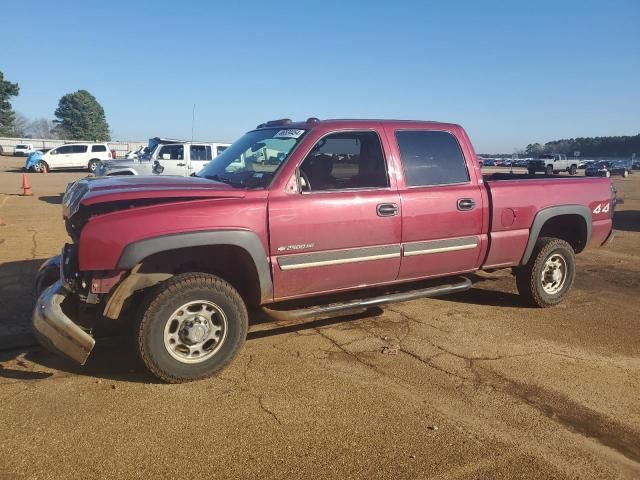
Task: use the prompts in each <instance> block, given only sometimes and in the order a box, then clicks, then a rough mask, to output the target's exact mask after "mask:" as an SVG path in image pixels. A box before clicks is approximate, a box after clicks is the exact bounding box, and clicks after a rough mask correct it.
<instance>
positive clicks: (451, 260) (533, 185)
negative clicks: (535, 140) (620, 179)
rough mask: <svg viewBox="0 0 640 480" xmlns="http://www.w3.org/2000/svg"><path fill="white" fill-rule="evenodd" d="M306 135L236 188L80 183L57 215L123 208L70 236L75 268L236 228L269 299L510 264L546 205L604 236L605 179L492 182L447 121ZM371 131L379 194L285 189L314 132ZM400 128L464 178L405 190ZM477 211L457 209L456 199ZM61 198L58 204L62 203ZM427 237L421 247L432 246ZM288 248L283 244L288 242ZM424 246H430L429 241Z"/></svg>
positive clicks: (108, 263)
mask: <svg viewBox="0 0 640 480" xmlns="http://www.w3.org/2000/svg"><path fill="white" fill-rule="evenodd" d="M287 128H301V129H305V130H307V131H308V132H307V134H306V135H305V136H304V137H303V138H302V140H301V141H300V144H299V145H298V146H297V147H296V148H295V149H294V151H293V152H292V153H291V156H290V158H289V159H288V160H287V161H286V163H285V164H284V165H282V166H281V168H280V169H279V170H278V172H277V174H276V176H275V178H274V179H273V181H272V183H271V185H270V186H269V188H267V189H260V190H245V189H236V188H232V187H230V186H229V185H226V184H221V183H217V182H212V181H209V180H204V179H200V178H193V177H189V178H181V177H163V176H151V177H108V179H101V180H98V179H96V180H93V179H92V180H89V181H88V182H87V183H86V186H85V191H83V192H82V195H80V194H78V198H77V199H76V200H74V201H75V204H74V201H70V202H69V204H68V205H65V209H66V211H65V216H68V215H73V213H75V211H77V210H78V208H85V209H88V208H90V207H93V206H99V205H100V204H103V203H105V204H106V203H113V202H118V204H119V205H120V204H121V205H122V209H120V210H116V211H112V212H110V213H99V214H97V215H95V216H93V217H92V218H89V220H88V221H87V222H86V224H85V225H84V226H83V227H82V230H81V232H80V237H79V259H78V260H79V269H80V270H81V271H101V270H113V269H115V267H116V265H117V263H118V260H119V258H120V256H121V255H122V252H123V250H124V248H125V247H126V246H127V245H129V244H131V243H132V242H136V241H139V240H143V239H148V238H153V237H157V236H163V235H171V234H176V233H182V232H193V231H206V230H221V229H241V230H248V231H251V232H254V233H256V234H257V235H258V237H259V239H260V242H261V243H262V246H263V247H264V250H265V255H266V256H267V258H268V260H269V261H270V263H271V274H272V280H273V294H274V298H273V299H270V300H274V299H275V300H279V299H285V298H294V297H303V296H311V295H316V294H320V293H326V292H331V291H342V290H349V289H355V288H360V287H365V286H373V285H381V284H390V283H395V282H401V281H407V280H410V279H418V278H428V277H435V276H443V275H448V274H453V273H459V272H468V271H473V270H477V269H479V268H482V267H483V266H485V267H487V268H489V267H494V266H509V265H517V264H518V263H519V262H520V260H521V259H522V256H523V253H524V251H525V247H526V245H527V241H528V236H529V230H530V228H531V225H532V223H533V220H534V218H535V215H536V214H537V213H538V212H539V211H540V210H542V209H544V208H547V207H550V206H556V205H582V206H586V207H588V208H589V209H590V211H592V212H593V211H598V213H593V215H592V220H593V225H592V244H594V245H596V244H597V245H599V244H601V243H602V242H603V241H604V240H605V238H606V237H607V235H608V234H609V232H610V231H611V214H612V212H611V211H609V210H607V211H606V212H604V211H599V210H597V208H598V205H604V204H606V203H608V202H611V182H610V180H609V179H605V178H571V179H569V178H562V179H560V178H558V179H555V178H544V177H540V179H521V180H492V179H491V178H489V177H488V178H483V176H482V174H481V171H480V166H479V164H478V160H477V157H476V154H475V152H474V150H473V146H472V145H471V142H470V140H469V138H468V136H467V134H466V133H465V132H464V130H463V129H462V127H460V126H458V125H454V124H448V123H438V122H413V121H395V120H327V121H322V122H316V123H308V124H307V123H294V124H290V125H287ZM348 130H355V131H375V132H376V133H378V135H379V136H380V139H381V143H382V147H383V151H384V156H385V159H386V162H387V170H388V173H389V179H390V185H389V187H388V188H385V189H370V190H366V189H363V190H351V191H349V190H345V191H340V192H323V193H308V194H299V193H288V192H287V191H286V188H285V187H286V185H287V184H288V183H289V182H290V181H291V179H292V177H294V176H295V171H296V168H297V167H298V166H299V165H300V164H301V163H302V161H303V160H304V159H305V157H306V155H307V154H308V153H309V151H310V150H311V149H312V147H313V146H314V145H315V144H316V142H317V141H318V140H320V139H321V138H322V137H323V136H325V135H327V134H329V133H333V132H340V131H348ZM398 130H440V131H447V132H449V133H451V134H452V135H454V136H455V137H456V139H457V140H458V143H459V145H460V148H461V150H462V152H463V155H464V158H465V162H466V164H467V170H468V173H469V181H468V182H466V183H462V184H457V185H446V186H436V187H407V185H406V183H405V180H404V174H403V168H402V163H401V157H400V152H399V149H398V147H397V145H396V141H395V132H396V131H398ZM461 198H463V199H472V200H473V201H474V202H475V208H473V209H472V210H469V211H461V210H459V209H458V206H457V202H458V200H459V199H461ZM139 199H149V200H151V201H153V200H154V199H158V200H162V199H167V201H166V202H164V203H162V204H160V205H148V206H139V205H136V206H135V208H129V206H128V205H127V201H136V200H139ZM65 203H66V202H65ZM380 203H396V204H397V205H398V207H399V212H398V215H397V216H392V217H380V216H378V215H377V213H376V206H377V205H379V204H380ZM453 239H455V240H460V239H463V240H464V239H467V240H469V239H470V241H473V242H476V244H474V245H472V246H466V247H465V248H464V249H460V250H457V251H440V250H439V249H437V248H433V249H431V251H428V252H426V254H414V255H405V254H406V253H407V251H409V250H407V249H410V248H412V247H415V246H416V244H418V242H420V243H419V244H418V245H424V244H425V242H426V244H427V245H431V244H433V242H436V243H437V242H438V241H442V240H444V241H451V240H453ZM430 242H431V243H430ZM388 246H391V247H392V248H393V247H395V248H397V249H398V250H397V251H398V252H399V254H398V255H397V256H390V257H389V258H373V259H370V258H365V260H359V261H358V262H352V263H337V262H333V263H331V262H329V263H327V262H325V263H324V264H322V265H319V266H315V265H314V266H309V267H307V266H304V267H299V266H298V267H296V268H295V269H291V268H290V267H289V268H288V269H283V268H281V266H280V264H279V263H278V261H279V260H280V261H285V262H286V261H292V259H293V261H295V258H296V257H295V256H296V255H298V257H297V258H300V257H299V255H300V254H301V253H303V254H323V255H324V254H328V255H330V256H331V255H333V254H335V253H336V252H337V253H338V254H339V253H340V251H341V250H344V251H349V250H351V249H358V250H360V249H364V251H365V253H364V254H363V255H365V256H366V255H367V253H366V252H368V251H370V250H367V249H372V248H374V249H375V248H378V247H388ZM287 247H291V248H290V249H289V248H287ZM427 250H428V248H427Z"/></svg>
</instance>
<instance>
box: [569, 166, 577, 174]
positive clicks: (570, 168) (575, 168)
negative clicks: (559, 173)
mask: <svg viewBox="0 0 640 480" xmlns="http://www.w3.org/2000/svg"><path fill="white" fill-rule="evenodd" d="M576 173H578V167H576V166H575V165H571V166H570V167H569V175H575V174H576Z"/></svg>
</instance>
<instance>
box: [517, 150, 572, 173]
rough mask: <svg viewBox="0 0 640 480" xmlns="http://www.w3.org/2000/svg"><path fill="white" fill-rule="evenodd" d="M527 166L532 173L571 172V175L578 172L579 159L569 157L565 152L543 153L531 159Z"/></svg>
mask: <svg viewBox="0 0 640 480" xmlns="http://www.w3.org/2000/svg"><path fill="white" fill-rule="evenodd" d="M527 168H528V170H529V173H530V174H534V173H536V172H544V173H546V174H547V175H553V174H554V173H559V172H569V175H575V174H576V173H577V172H578V160H577V159H575V158H573V159H567V156H566V155H565V154H563V153H553V154H543V155H540V156H539V157H538V158H537V159H534V160H529V163H528V164H527Z"/></svg>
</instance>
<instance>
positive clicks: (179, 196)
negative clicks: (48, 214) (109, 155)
mask: <svg viewBox="0 0 640 480" xmlns="http://www.w3.org/2000/svg"><path fill="white" fill-rule="evenodd" d="M245 195H246V191H245V190H243V189H239V188H233V187H231V186H230V185H227V184H226V183H220V182H215V181H213V180H207V179H204V178H198V177H178V176H169V175H159V176H145V175H126V176H124V175H123V176H114V177H87V178H84V179H82V180H78V181H77V182H75V183H72V184H69V186H68V187H67V191H66V192H65V194H64V197H63V199H62V212H63V216H64V218H71V217H72V216H73V215H74V214H75V213H76V212H77V211H78V210H79V209H80V207H81V206H83V207H90V206H95V205H99V204H106V203H113V204H116V205H118V206H119V208H115V209H116V210H118V209H127V208H132V207H135V206H140V205H148V204H153V203H162V202H163V201H165V200H166V201H167V202H171V201H184V200H193V199H206V198H243V197H244V196H245Z"/></svg>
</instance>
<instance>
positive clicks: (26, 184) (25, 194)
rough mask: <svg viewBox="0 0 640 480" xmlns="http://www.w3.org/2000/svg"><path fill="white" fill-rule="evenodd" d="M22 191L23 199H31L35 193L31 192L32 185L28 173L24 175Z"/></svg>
mask: <svg viewBox="0 0 640 480" xmlns="http://www.w3.org/2000/svg"><path fill="white" fill-rule="evenodd" d="M22 190H23V192H22V196H23V197H30V196H31V195H33V192H32V191H31V185H29V178H27V174H26V173H23V174H22Z"/></svg>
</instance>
